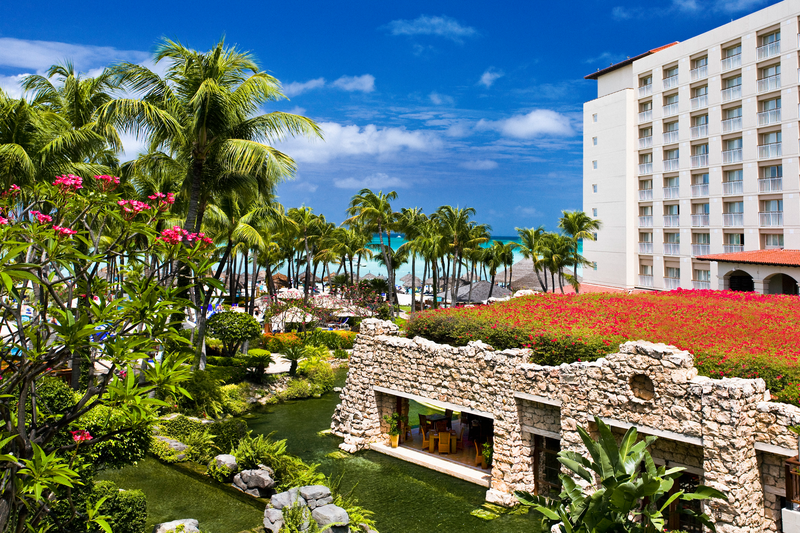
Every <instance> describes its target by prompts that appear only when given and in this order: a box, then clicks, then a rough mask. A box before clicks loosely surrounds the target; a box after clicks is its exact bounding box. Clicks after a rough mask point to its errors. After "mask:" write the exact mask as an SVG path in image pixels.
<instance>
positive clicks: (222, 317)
mask: <svg viewBox="0 0 800 533" xmlns="http://www.w3.org/2000/svg"><path fill="white" fill-rule="evenodd" d="M208 332H209V333H210V334H211V335H213V336H214V338H215V339H219V340H221V341H222V344H223V346H224V347H225V355H227V356H231V357H232V356H234V355H235V354H236V352H238V351H239V347H240V346H241V345H242V343H244V342H245V341H248V340H253V339H257V338H258V337H259V335H261V326H260V325H259V323H258V321H257V320H256V319H255V318H253V316H252V315H250V314H248V313H239V312H236V311H223V312H222V313H216V314H215V315H214V316H212V317H211V318H210V319H209V320H208Z"/></svg>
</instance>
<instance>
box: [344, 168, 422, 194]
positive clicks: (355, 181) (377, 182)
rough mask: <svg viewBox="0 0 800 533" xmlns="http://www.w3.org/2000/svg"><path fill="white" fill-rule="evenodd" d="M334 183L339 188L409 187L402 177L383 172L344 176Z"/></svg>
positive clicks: (387, 189)
mask: <svg viewBox="0 0 800 533" xmlns="http://www.w3.org/2000/svg"><path fill="white" fill-rule="evenodd" d="M333 184H334V185H335V186H336V187H337V188H338V189H380V190H386V191H387V192H388V191H389V190H390V189H401V188H403V187H408V184H407V183H405V182H404V181H403V180H401V179H400V178H394V177H391V176H389V175H388V174H384V173H383V172H377V173H375V174H372V175H371V176H367V177H365V178H344V179H336V180H333Z"/></svg>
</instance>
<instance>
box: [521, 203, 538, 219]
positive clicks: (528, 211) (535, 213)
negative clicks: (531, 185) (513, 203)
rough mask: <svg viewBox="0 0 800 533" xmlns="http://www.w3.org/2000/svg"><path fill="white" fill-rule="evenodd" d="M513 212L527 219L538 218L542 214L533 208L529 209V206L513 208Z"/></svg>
mask: <svg viewBox="0 0 800 533" xmlns="http://www.w3.org/2000/svg"><path fill="white" fill-rule="evenodd" d="M514 212H515V213H517V214H520V215H525V216H529V217H538V216H541V215H542V213H540V212H539V210H538V209H536V208H535V207H530V206H526V207H523V206H521V205H518V206H517V207H515V208H514Z"/></svg>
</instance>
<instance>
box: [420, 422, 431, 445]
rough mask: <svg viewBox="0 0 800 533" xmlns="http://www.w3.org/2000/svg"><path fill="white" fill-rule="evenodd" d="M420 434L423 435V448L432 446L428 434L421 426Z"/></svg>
mask: <svg viewBox="0 0 800 533" xmlns="http://www.w3.org/2000/svg"><path fill="white" fill-rule="evenodd" d="M419 432H420V433H421V434H422V447H423V448H427V447H428V446H429V445H430V441H429V440H428V432H427V431H425V428H423V427H422V426H420V428H419Z"/></svg>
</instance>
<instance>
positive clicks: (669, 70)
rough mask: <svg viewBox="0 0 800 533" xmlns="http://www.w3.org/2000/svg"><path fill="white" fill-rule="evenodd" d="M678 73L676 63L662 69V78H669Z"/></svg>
mask: <svg viewBox="0 0 800 533" xmlns="http://www.w3.org/2000/svg"><path fill="white" fill-rule="evenodd" d="M677 75H678V65H675V66H674V67H669V68H665V69H664V78H665V79H666V78H671V77H672V76H677Z"/></svg>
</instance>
